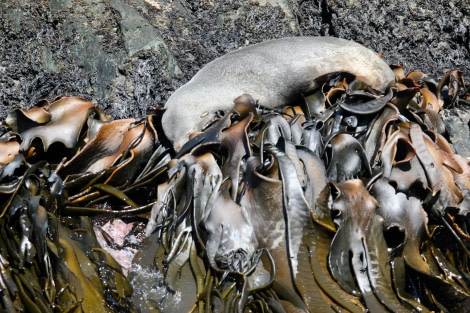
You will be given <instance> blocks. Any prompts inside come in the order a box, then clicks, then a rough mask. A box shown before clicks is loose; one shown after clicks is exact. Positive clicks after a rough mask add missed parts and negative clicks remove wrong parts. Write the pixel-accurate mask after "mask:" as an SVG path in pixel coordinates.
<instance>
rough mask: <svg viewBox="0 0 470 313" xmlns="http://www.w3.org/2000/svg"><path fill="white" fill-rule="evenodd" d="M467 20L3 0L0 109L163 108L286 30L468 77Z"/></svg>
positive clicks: (125, 1)
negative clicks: (208, 67)
mask: <svg viewBox="0 0 470 313" xmlns="http://www.w3.org/2000/svg"><path fill="white" fill-rule="evenodd" d="M469 16H470V4H469V3H468V1H466V0H461V1H450V2H448V3H436V2H433V1H428V0H415V1H388V2H383V1H375V2H369V1H365V0H351V1H346V2H345V1H330V0H323V1H302V0H250V1H232V0H223V1H210V0H200V1H198V0H191V1H184V0H176V1H164V0H144V1H137V0H111V1H105V0H96V1H92V0H66V1H58V0H39V1H23V2H19V3H18V2H17V1H12V0H6V1H2V3H1V4H0V55H1V56H2V57H1V59H0V103H1V105H0V110H1V111H0V114H1V115H2V116H5V115H6V113H7V112H8V111H9V110H11V109H12V108H14V107H18V106H19V107H23V108H25V107H30V106H32V105H33V104H34V103H36V102H37V101H38V100H40V99H44V98H46V99H53V98H55V97H56V96H59V95H78V96H83V97H86V98H87V99H90V100H92V101H93V102H95V103H98V104H99V105H100V106H101V107H102V108H104V109H105V111H106V113H108V114H110V115H112V116H113V117H115V118H122V117H127V116H139V115H142V114H145V113H146V112H148V110H149V108H150V107H152V106H159V105H163V104H164V103H165V101H166V99H167V98H168V97H169V95H170V94H171V93H172V92H173V91H174V90H175V89H176V88H178V87H179V86H181V85H182V84H183V83H185V82H186V81H188V80H189V79H190V78H191V77H192V76H193V75H194V74H195V73H196V72H197V71H198V70H199V69H200V68H201V67H202V66H204V64H206V63H207V62H209V61H210V60H212V59H214V58H216V57H218V56H220V55H222V54H225V53H227V52H229V51H232V50H234V49H237V48H239V47H242V46H245V45H248V44H253V43H257V42H261V41H264V40H268V39H273V38H280V37H286V36H299V35H329V36H337V37H343V38H347V39H352V40H357V41H361V42H363V43H364V44H365V45H366V46H368V47H370V48H372V49H373V50H375V51H377V52H382V53H383V58H384V60H385V61H386V62H388V63H396V64H401V65H403V66H404V67H405V69H406V70H407V71H410V70H416V69H419V70H421V71H423V72H425V73H428V74H430V75H434V76H438V77H439V76H442V75H443V74H444V73H445V72H447V71H449V70H453V69H460V70H462V71H463V72H464V73H466V74H467V73H470V58H469V54H470V17H469ZM462 109H463V110H465V108H462ZM462 116H463V115H462ZM462 118H463V120H462V124H461V125H463V126H464V127H466V129H467V130H466V131H467V132H468V126H467V124H468V120H465V119H467V116H463V117H462ZM448 121H449V123H451V124H452V123H453V122H452V120H451V119H450V120H448ZM466 146H468V145H466ZM467 156H468V154H467Z"/></svg>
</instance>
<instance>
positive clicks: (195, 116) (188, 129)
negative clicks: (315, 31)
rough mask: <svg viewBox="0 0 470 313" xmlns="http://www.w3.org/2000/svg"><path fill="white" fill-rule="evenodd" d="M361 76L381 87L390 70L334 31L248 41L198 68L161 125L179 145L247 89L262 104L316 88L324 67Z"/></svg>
mask: <svg viewBox="0 0 470 313" xmlns="http://www.w3.org/2000/svg"><path fill="white" fill-rule="evenodd" d="M334 72H349V73H352V74H354V75H357V76H363V77H364V78H365V80H366V82H367V83H368V84H369V85H370V86H371V87H373V88H375V89H378V90H381V91H384V90H385V89H386V87H387V85H388V84H389V83H390V81H392V80H394V78H395V76H394V74H393V72H392V70H391V69H390V68H389V66H388V65H387V64H386V63H385V62H384V61H383V60H382V59H380V58H379V57H378V56H377V55H376V53H375V52H373V51H371V50H369V49H367V48H365V47H364V46H362V45H360V44H358V43H355V42H352V41H348V40H345V39H340V38H333V37H293V38H283V39H277V40H271V41H266V42H263V43H259V44H255V45H252V46H248V47H245V48H242V49H239V50H236V51H233V52H231V53H228V54H226V55H224V56H222V57H220V58H217V59H215V60H213V61H212V62H210V63H209V64H207V65H206V66H205V67H204V68H202V69H201V70H200V71H199V72H198V73H197V74H196V75H195V76H194V77H193V78H192V79H191V80H190V81H189V82H188V83H187V84H185V85H184V86H182V87H181V88H179V89H178V90H176V92H175V93H174V94H173V95H172V96H171V97H170V98H169V99H168V102H167V103H166V105H165V107H166V109H167V110H166V112H165V113H164V114H163V119H162V125H163V130H164V132H165V134H166V136H167V137H168V139H169V140H170V141H171V142H172V143H173V145H174V149H175V150H176V151H178V150H179V149H180V148H181V146H182V145H183V144H184V143H185V142H186V141H187V140H188V136H189V134H191V133H193V132H196V131H200V130H201V128H203V127H204V126H205V125H206V124H207V123H208V122H209V120H210V119H211V118H212V117H213V114H214V113H215V112H216V111H218V110H222V111H224V112H228V111H229V110H230V109H231V108H232V107H233V100H234V99H235V98H236V97H238V96H240V95H241V94H251V95H252V96H253V98H254V99H255V100H257V101H258V103H259V104H260V105H262V106H264V107H267V108H275V107H279V106H281V105H286V104H290V103H291V102H292V101H294V100H295V99H298V98H299V95H300V94H309V93H311V92H313V91H314V90H315V89H317V88H318V87H319V86H317V84H316V79H318V78H319V77H322V76H324V75H326V74H329V73H334Z"/></svg>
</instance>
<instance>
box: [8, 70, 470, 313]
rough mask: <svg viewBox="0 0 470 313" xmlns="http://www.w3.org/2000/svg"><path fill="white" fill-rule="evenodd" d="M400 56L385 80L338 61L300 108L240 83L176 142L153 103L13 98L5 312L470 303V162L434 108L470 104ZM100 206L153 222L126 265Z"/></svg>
mask: <svg viewBox="0 0 470 313" xmlns="http://www.w3.org/2000/svg"><path fill="white" fill-rule="evenodd" d="M393 68H394V71H395V73H396V81H395V82H392V83H391V84H390V87H389V88H388V89H387V90H386V91H385V92H384V93H380V92H378V91H376V90H373V89H372V88H370V87H369V86H367V85H366V84H365V83H364V82H363V81H362V80H361V78H360V77H353V76H352V75H350V74H341V73H340V74H335V75H334V76H331V77H332V79H329V80H327V81H324V82H323V85H322V86H321V89H320V90H318V91H314V92H313V94H312V95H304V99H305V101H306V102H305V103H299V104H297V105H296V106H286V107H280V108H276V109H266V108H263V107H260V106H259V105H258V104H257V103H256V101H255V100H256V99H253V98H252V97H251V96H250V95H248V94H245V95H240V97H238V98H236V99H234V106H233V109H232V110H231V111H230V112H227V113H226V114H225V115H220V116H219V117H216V118H215V119H214V120H213V121H211V123H210V125H208V126H207V127H206V128H205V129H202V130H201V132H200V133H196V134H193V135H192V136H191V138H190V139H189V140H188V142H187V143H186V144H185V145H184V146H183V147H182V148H181V150H180V151H178V153H173V152H172V149H171V147H167V146H165V144H164V143H163V142H160V138H163V137H164V134H162V133H159V130H161V127H160V125H159V123H160V117H161V112H160V111H156V112H154V114H149V115H148V116H145V117H142V118H139V119H133V118H132V119H122V120H115V121H110V120H108V118H107V117H106V116H105V115H104V114H103V113H102V112H101V110H100V109H99V107H98V106H97V105H95V104H93V103H91V102H89V101H87V100H85V99H81V98H77V97H64V98H60V99H56V100H54V101H51V102H48V101H41V102H39V103H38V105H37V106H36V107H33V108H31V109H29V110H20V109H16V110H13V111H12V112H11V114H10V115H9V116H8V117H7V118H6V120H5V122H4V124H3V125H2V127H1V128H0V131H1V133H0V149H1V150H0V203H1V207H0V209H1V211H0V238H1V239H0V291H1V292H0V310H2V311H5V312H17V311H27V312H57V311H60V312H178V313H179V312H196V311H197V312H240V313H241V312H367V311H370V312H415V311H419V312H431V311H434V312H466V311H467V310H468V305H470V284H469V282H470V273H469V268H468V264H469V257H470V255H469V254H470V234H469V232H468V229H469V227H470V222H469V220H468V212H469V210H470V198H469V192H470V176H469V175H470V163H469V161H468V160H467V159H466V158H464V157H463V156H460V155H458V154H456V152H455V149H454V148H453V147H452V144H451V143H450V142H449V140H448V137H447V132H446V129H445V126H444V123H443V122H442V119H441V118H440V115H439V112H440V111H441V110H443V109H445V108H447V107H450V106H457V105H459V104H465V103H466V101H467V100H466V99H468V93H467V90H466V89H465V84H464V79H463V75H462V73H460V72H458V71H453V72H450V73H449V74H447V75H445V76H444V78H443V79H442V80H441V81H440V82H436V81H435V80H433V79H432V78H430V77H428V76H426V75H425V74H424V73H422V72H418V71H414V72H410V73H408V74H406V73H405V72H404V70H403V68H401V67H399V66H393ZM96 216H100V218H101V219H103V218H104V219H106V220H109V219H113V218H115V217H122V216H127V217H129V218H139V219H144V220H146V221H148V222H147V224H146V229H142V230H141V232H142V233H145V235H146V236H147V238H146V239H145V241H144V242H143V243H142V245H141V246H140V247H139V251H138V253H137V255H136V257H135V258H134V260H133V265H132V268H131V270H130V273H129V275H128V276H125V275H124V272H123V269H122V267H121V265H119V263H117V262H116V260H115V259H114V258H113V257H112V255H111V254H110V253H109V252H107V251H106V250H105V249H103V248H102V247H101V246H100V244H99V242H98V241H97V238H96V235H95V231H94V229H93V226H94V225H93V220H92V219H91V218H90V217H96ZM95 226H96V225H95Z"/></svg>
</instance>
